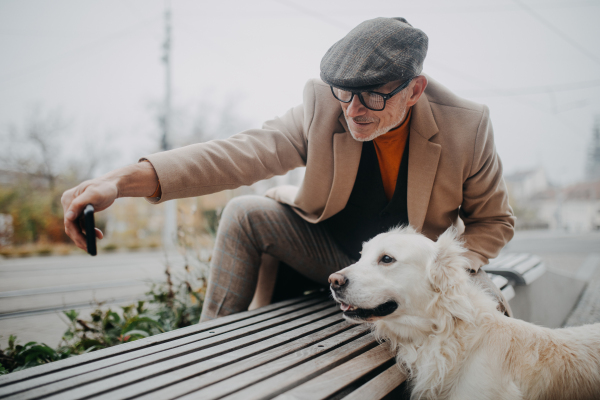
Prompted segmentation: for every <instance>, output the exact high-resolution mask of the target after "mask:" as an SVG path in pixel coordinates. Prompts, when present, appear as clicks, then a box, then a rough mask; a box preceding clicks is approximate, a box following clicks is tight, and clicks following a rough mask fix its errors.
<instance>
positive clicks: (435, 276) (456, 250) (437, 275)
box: [427, 227, 469, 293]
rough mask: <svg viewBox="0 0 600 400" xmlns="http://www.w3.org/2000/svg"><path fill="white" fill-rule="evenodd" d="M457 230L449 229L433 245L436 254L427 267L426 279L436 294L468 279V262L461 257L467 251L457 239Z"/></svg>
mask: <svg viewBox="0 0 600 400" xmlns="http://www.w3.org/2000/svg"><path fill="white" fill-rule="evenodd" d="M458 236H459V233H458V230H457V229H456V228H454V227H450V228H448V229H447V230H446V232H444V233H443V234H442V235H441V236H440V237H439V238H438V240H437V242H436V243H435V245H436V250H437V254H436V257H435V259H434V261H433V262H432V263H431V264H430V265H429V268H428V271H427V272H428V278H429V281H430V283H431V286H432V287H433V289H434V290H435V291H436V292H442V293H447V292H449V291H452V290H453V289H454V288H456V287H457V286H459V285H460V284H462V283H463V282H464V281H466V280H467V279H468V274H467V273H466V271H467V269H468V268H469V261H468V259H467V258H465V257H463V254H464V253H465V252H466V251H467V250H466V249H465V248H464V247H463V245H462V243H461V241H460V240H459V239H458Z"/></svg>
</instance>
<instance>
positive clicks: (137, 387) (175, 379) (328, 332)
mask: <svg viewBox="0 0 600 400" xmlns="http://www.w3.org/2000/svg"><path fill="white" fill-rule="evenodd" d="M331 321H334V322H337V323H336V324H335V325H332V326H329V327H327V328H325V329H322V327H323V326H327V324H330V323H331ZM353 326H354V324H350V323H349V322H346V321H343V319H342V316H341V315H334V316H331V317H329V318H326V319H323V320H321V321H318V322H315V323H312V324H310V325H305V326H303V327H301V328H298V329H295V330H293V331H290V332H288V333H285V334H282V335H280V336H278V337H277V338H276V340H277V342H278V343H267V342H271V341H272V340H275V338H274V339H270V340H269V341H265V342H264V343H265V345H271V344H273V345H276V346H277V347H274V348H272V349H264V350H263V351H261V348H259V347H258V346H248V347H246V348H244V349H242V350H238V351H236V352H235V353H228V354H224V355H222V356H219V357H216V358H213V359H211V360H208V361H206V362H202V363H199V364H194V365H191V366H189V367H186V368H183V369H180V370H177V371H173V372H170V373H167V374H164V375H161V376H157V377H154V378H152V379H151V380H149V381H148V380H146V381H142V382H139V383H136V384H133V385H131V386H128V388H131V390H132V393H136V394H138V395H141V396H139V397H138V396H136V397H135V398H136V399H138V400H144V399H146V400H149V399H170V398H175V397H178V396H183V395H185V394H188V393H190V392H193V391H197V390H200V389H202V388H205V387H207V386H210V385H212V384H214V383H217V382H219V381H222V380H224V379H227V378H231V377H234V376H236V375H238V374H241V373H242V372H245V371H248V370H251V369H253V368H260V367H261V366H262V365H264V364H267V363H269V362H271V361H273V360H276V359H278V358H281V357H284V356H286V355H288V354H291V353H294V352H296V351H298V350H301V349H303V348H305V347H307V346H310V345H312V344H314V343H316V342H319V341H322V340H325V339H328V338H330V337H332V336H335V335H337V334H339V333H342V332H344V331H346V330H348V329H350V328H352V327H353ZM315 329H321V330H318V331H316V332H315V331H314V330H315ZM289 338H292V339H294V340H293V341H288V342H286V340H287V339H289ZM254 353H257V354H255V355H252V354H254ZM246 357H248V358H246ZM204 371H208V372H205V373H203V372H204ZM167 385H169V386H167ZM161 388H162V389H161ZM121 393H123V394H125V393H126V392H125V391H123V392H121V391H120V390H117V391H114V392H110V393H109V394H111V395H114V396H115V397H112V398H120V395H121ZM107 398H109V399H110V398H111V397H110V396H107Z"/></svg>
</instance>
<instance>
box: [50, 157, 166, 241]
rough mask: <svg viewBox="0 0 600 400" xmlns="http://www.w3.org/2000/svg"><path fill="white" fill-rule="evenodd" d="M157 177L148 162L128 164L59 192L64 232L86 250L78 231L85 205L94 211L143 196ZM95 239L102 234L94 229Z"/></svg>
mask: <svg viewBox="0 0 600 400" xmlns="http://www.w3.org/2000/svg"><path fill="white" fill-rule="evenodd" d="M157 185H158V177H157V175H156V171H154V167H152V164H150V163H149V162H142V163H138V164H135V165H130V166H127V167H124V168H121V169H118V170H115V171H112V172H109V173H108V174H106V175H104V176H102V177H100V178H96V179H92V180H89V181H85V182H83V183H81V184H79V185H78V186H76V187H74V188H73V189H69V190H67V191H66V192H64V193H63V195H62V198H61V203H62V206H63V211H64V214H65V219H64V221H65V232H66V233H67V235H68V236H69V237H70V238H71V239H72V240H73V242H75V244H76V245H77V247H79V248H80V249H83V250H85V249H86V246H87V245H86V241H85V237H84V236H83V234H82V233H81V229H80V228H79V221H78V218H79V216H80V215H81V214H82V212H83V209H84V208H85V206H86V205H88V204H91V205H93V206H94V210H95V211H102V210H106V209H107V208H108V207H110V206H111V205H112V204H113V203H114V202H115V200H116V199H117V198H119V197H145V196H150V195H151V194H152V193H154V190H155V189H156V186H157ZM95 234H96V237H97V238H98V239H102V238H103V237H104V235H103V234H102V231H100V229H98V228H96V232H95Z"/></svg>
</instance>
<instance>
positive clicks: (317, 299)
mask: <svg viewBox="0 0 600 400" xmlns="http://www.w3.org/2000/svg"><path fill="white" fill-rule="evenodd" d="M503 260H504V261H503ZM511 260H512V261H511ZM531 260H532V258H531V256H527V257H525V256H518V255H512V256H510V257H504V256H503V257H499V258H498V259H496V260H493V262H492V263H491V264H490V265H489V266H487V267H486V268H485V269H486V270H488V272H492V271H493V272H494V273H493V274H490V275H491V278H492V281H493V282H494V283H495V284H496V285H497V286H498V287H499V288H500V289H501V290H502V292H503V293H504V295H505V297H506V298H507V299H508V300H509V301H511V306H513V304H512V302H513V301H514V299H513V297H515V290H514V289H513V284H516V285H518V283H517V282H520V280H518V279H516V280H514V281H512V280H511V279H510V277H511V274H513V273H515V272H514V271H513V272H510V271H509V272H506V273H504V272H503V271H507V270H515V269H516V270H517V272H519V271H520V270H521V269H522V270H523V271H524V272H525V274H524V275H527V271H530V270H531V268H534V267H535V266H531V265H530V264H534V263H533V262H532V261H531ZM524 264H527V265H530V268H529V269H527V270H525V267H523V265H524ZM536 265H538V264H536ZM498 271H500V272H501V273H502V275H504V276H502V275H499V274H497V272H498ZM290 279H291V278H290ZM527 280H528V279H526V278H524V279H523V282H525V284H527ZM530 283H531V282H530ZM517 288H519V286H517ZM517 300H518V296H517ZM404 381H405V376H404V375H403V374H402V373H401V372H400V370H399V368H398V367H397V366H396V363H395V360H394V357H393V355H392V354H391V353H390V351H389V349H388V347H387V344H385V343H383V344H380V343H378V342H377V341H376V340H375V339H374V337H373V336H372V335H371V334H370V332H369V328H368V327H367V326H365V325H354V324H350V323H348V322H346V321H345V320H344V319H343V317H342V314H341V312H340V310H339V307H338V306H336V305H335V303H334V302H333V301H331V299H330V297H329V293H328V291H321V292H319V293H315V294H312V295H309V296H303V297H299V298H295V299H291V300H285V301H281V302H278V303H275V304H271V305H268V306H266V307H262V308H259V309H256V310H253V311H247V312H243V313H239V314H235V315H230V316H227V317H224V318H220V319H218V320H214V321H210V322H206V323H202V324H198V325H194V326H190V327H187V328H183V329H178V330H176V331H172V332H168V333H165V334H162V335H157V336H152V337H149V338H146V339H142V340H138V341H135V342H131V343H126V344H123V345H119V346H115V347H111V348H108V349H104V350H99V351H95V352H92V353H88V354H84V355H81V356H77V357H73V358H69V359H66V360H62V361H58V362H55V363H51V364H46V365H43V366H39V367H36V368H32V369H28V370H24V371H19V372H15V373H12V374H9V375H6V376H2V377H0V399H38V398H44V399H61V400H64V399H81V398H94V399H111V400H112V399H130V398H135V399H175V398H177V399H179V398H181V399H216V398H219V399H221V398H224V399H270V398H277V399H311V400H313V399H356V400H363V399H383V398H390V399H391V398H398V396H399V395H400V393H402V391H403V390H404V386H405V385H402V383H403V382H404Z"/></svg>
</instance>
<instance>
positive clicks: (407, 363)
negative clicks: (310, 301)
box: [330, 227, 600, 400]
mask: <svg viewBox="0 0 600 400" xmlns="http://www.w3.org/2000/svg"><path fill="white" fill-rule="evenodd" d="M457 236H458V233H457V231H456V230H455V229H453V228H451V229H449V230H447V231H446V232H445V233H444V234H443V235H441V236H440V237H439V239H438V241H437V242H433V241H431V240H429V239H427V238H426V237H425V236H423V235H421V234H419V233H417V232H416V231H415V230H414V229H412V228H411V227H406V228H398V229H394V230H392V231H390V232H387V233H382V234H380V235H378V236H376V237H375V238H373V239H371V240H370V241H369V242H367V243H365V244H364V246H363V250H362V253H361V254H362V255H361V258H360V260H359V261H358V262H357V263H355V264H353V265H351V266H349V267H347V268H345V269H343V270H341V271H339V272H337V273H336V274H333V275H332V277H334V275H335V276H337V278H340V279H341V278H342V277H343V279H344V280H345V281H344V282H345V283H344V285H343V286H341V287H339V286H338V287H335V288H334V285H333V284H332V293H333V297H334V299H335V300H336V301H338V302H340V303H342V309H346V310H348V307H350V308H354V307H357V308H359V309H375V308H376V307H378V306H379V305H381V304H383V303H386V302H389V301H391V300H393V301H395V302H396V303H397V305H398V307H397V309H396V310H395V311H394V312H392V313H391V314H389V315H386V316H383V317H367V318H364V317H363V318H359V317H356V316H348V315H346V314H348V312H345V313H344V315H345V317H346V319H348V320H350V321H353V322H358V323H364V322H367V323H370V324H372V328H373V331H374V333H375V334H376V335H377V337H379V338H381V339H385V340H387V341H389V342H390V343H391V346H392V348H393V349H394V350H395V351H396V352H397V360H398V364H399V365H400V366H401V368H403V369H404V372H406V373H407V376H408V377H409V379H410V384H411V387H412V398H413V399H415V398H416V399H461V400H464V399H579V400H581V399H590V400H591V399H600V324H594V325H585V326H580V327H575V328H565V329H548V328H544V327H540V326H536V325H533V324H531V323H528V322H525V321H522V320H518V319H513V318H509V317H506V316H504V315H503V314H502V313H500V312H499V311H497V309H496V306H497V303H496V302H495V301H494V300H493V299H492V297H491V296H490V295H489V294H488V293H486V292H485V291H484V289H482V288H481V287H479V286H477V285H476V284H475V283H473V282H472V281H471V280H470V279H469V276H468V273H467V271H466V269H467V268H468V261H467V259H466V258H465V257H463V255H462V254H463V253H464V252H466V249H465V248H464V247H463V246H462V244H461V242H460V241H459V240H458V238H457ZM386 255H387V256H388V257H391V259H392V260H393V262H389V260H390V259H389V258H384V256H386ZM382 260H383V261H382ZM384 261H385V262H384ZM337 274H339V275H337ZM331 279H332V278H330V282H332V280H331ZM350 314H351V313H350Z"/></svg>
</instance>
